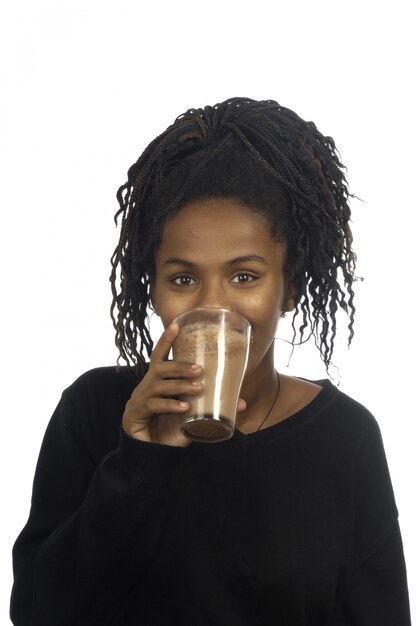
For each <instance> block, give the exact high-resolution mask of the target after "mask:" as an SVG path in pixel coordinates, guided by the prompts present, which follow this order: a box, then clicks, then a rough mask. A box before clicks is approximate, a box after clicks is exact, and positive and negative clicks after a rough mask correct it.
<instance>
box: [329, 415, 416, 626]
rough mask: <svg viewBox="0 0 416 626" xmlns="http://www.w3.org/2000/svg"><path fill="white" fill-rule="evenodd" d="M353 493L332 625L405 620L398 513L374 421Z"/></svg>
mask: <svg viewBox="0 0 416 626" xmlns="http://www.w3.org/2000/svg"><path fill="white" fill-rule="evenodd" d="M355 493H356V496H355V501H356V504H355V546H354V556H353V562H354V564H353V568H352V574H351V579H350V583H349V585H348V589H347V592H346V594H345V597H344V599H343V601H342V602H341V603H340V606H339V607H338V609H337V611H336V613H335V619H334V621H333V626H375V625H377V626H393V625H394V626H410V609H409V597H408V590H407V579H406V565H405V560H404V555H403V545H402V540H401V534H400V528H399V524H398V521H397V517H398V514H397V509H396V504H395V500H394V494H393V489H392V485H391V480H390V475H389V470H388V466H387V460H386V456H385V452H384V448H383V443H382V439H381V434H380V430H379V428H378V425H377V423H376V422H375V421H373V422H372V423H371V424H370V426H369V429H368V431H367V433H366V436H365V438H364V440H363V443H362V445H361V446H360V449H359V451H358V454H357V459H356V477H355Z"/></svg>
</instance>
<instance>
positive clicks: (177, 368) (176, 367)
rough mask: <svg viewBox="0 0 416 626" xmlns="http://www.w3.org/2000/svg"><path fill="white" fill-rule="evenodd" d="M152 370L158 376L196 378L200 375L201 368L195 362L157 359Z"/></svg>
mask: <svg viewBox="0 0 416 626" xmlns="http://www.w3.org/2000/svg"><path fill="white" fill-rule="evenodd" d="M153 372H154V374H155V375H156V376H157V377H158V378H197V377H198V376H202V373H203V369H202V367H201V366H200V365H197V364H196V363H187V362H185V361H157V362H156V363H155V364H154V365H153Z"/></svg>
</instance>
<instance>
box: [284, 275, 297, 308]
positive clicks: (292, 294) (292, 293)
mask: <svg viewBox="0 0 416 626" xmlns="http://www.w3.org/2000/svg"><path fill="white" fill-rule="evenodd" d="M297 293H298V292H297V291H296V289H295V286H294V284H293V281H292V280H290V281H289V283H288V285H287V288H286V293H285V298H284V300H283V305H282V312H283V313H288V312H289V311H293V309H294V308H295V301H296V296H297Z"/></svg>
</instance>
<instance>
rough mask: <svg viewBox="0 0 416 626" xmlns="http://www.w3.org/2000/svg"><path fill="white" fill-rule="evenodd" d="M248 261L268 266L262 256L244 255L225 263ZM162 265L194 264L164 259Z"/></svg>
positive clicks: (232, 263) (183, 260)
mask: <svg viewBox="0 0 416 626" xmlns="http://www.w3.org/2000/svg"><path fill="white" fill-rule="evenodd" d="M249 261H257V262H258V263H262V264H263V265H268V263H267V261H266V260H265V259H264V258H263V257H262V256H258V254H245V255H243V256H238V257H236V258H235V259H231V260H230V261H227V265H238V264H239V263H247V262H249ZM163 265H164V266H165V265H182V266H183V267H194V263H192V262H191V261H187V260H186V259H180V258H178V257H171V258H169V259H166V261H165V262H164V263H163Z"/></svg>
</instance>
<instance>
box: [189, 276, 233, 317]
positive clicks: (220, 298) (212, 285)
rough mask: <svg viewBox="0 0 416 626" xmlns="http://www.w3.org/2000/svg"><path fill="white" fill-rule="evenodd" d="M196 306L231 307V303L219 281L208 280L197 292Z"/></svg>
mask: <svg viewBox="0 0 416 626" xmlns="http://www.w3.org/2000/svg"><path fill="white" fill-rule="evenodd" d="M197 306H198V307H202V308H209V309H230V310H231V309H232V308H233V307H232V303H231V301H230V298H229V294H227V292H226V290H225V289H224V287H223V285H222V284H221V283H220V281H210V282H209V283H208V284H205V285H204V286H203V288H202V289H201V291H200V292H199V298H198V302H197Z"/></svg>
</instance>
